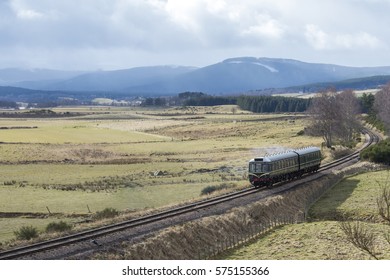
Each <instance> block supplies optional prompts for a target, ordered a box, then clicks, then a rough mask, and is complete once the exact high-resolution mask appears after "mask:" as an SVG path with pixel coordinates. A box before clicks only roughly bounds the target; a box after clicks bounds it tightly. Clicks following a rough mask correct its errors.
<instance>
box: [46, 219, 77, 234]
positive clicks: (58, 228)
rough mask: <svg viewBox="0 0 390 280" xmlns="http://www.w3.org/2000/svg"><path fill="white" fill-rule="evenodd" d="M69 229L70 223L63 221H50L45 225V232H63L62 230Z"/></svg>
mask: <svg viewBox="0 0 390 280" xmlns="http://www.w3.org/2000/svg"><path fill="white" fill-rule="evenodd" d="M71 229H72V225H70V224H68V223H67V222H64V221H60V222H51V223H49V224H48V225H47V226H46V232H63V231H69V230H71Z"/></svg>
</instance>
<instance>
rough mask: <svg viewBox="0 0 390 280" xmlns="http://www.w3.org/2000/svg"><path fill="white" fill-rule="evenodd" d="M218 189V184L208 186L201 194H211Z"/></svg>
mask: <svg viewBox="0 0 390 280" xmlns="http://www.w3.org/2000/svg"><path fill="white" fill-rule="evenodd" d="M216 190H217V187H216V186H207V187H205V188H204V189H203V190H202V191H201V193H200V194H201V195H206V194H211V193H213V192H215V191H216Z"/></svg>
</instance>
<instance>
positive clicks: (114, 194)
mask: <svg viewBox="0 0 390 280" xmlns="http://www.w3.org/2000/svg"><path fill="white" fill-rule="evenodd" d="M232 108H233V106H216V107H183V108H182V107H180V108H166V109H145V108H139V107H138V108H134V107H131V108H130V107H75V108H58V109H52V110H50V114H49V116H47V114H46V113H45V115H44V116H40V115H39V112H38V114H31V113H30V112H23V111H22V112H3V113H2V115H1V116H2V118H0V127H1V128H2V129H0V168H1V172H0V213H1V215H2V218H1V219H0V225H1V226H0V228H1V230H0V242H6V241H9V240H10V239H11V238H12V233H13V231H14V230H15V229H17V228H18V227H20V226H21V225H24V224H25V225H34V226H36V227H37V228H38V229H39V230H43V229H44V227H45V225H46V224H47V223H49V222H50V221H49V220H50V219H53V216H50V215H47V214H49V211H50V213H52V214H53V213H56V215H57V216H56V217H57V219H68V220H69V221H71V222H73V223H78V222H80V221H82V220H84V219H85V218H87V217H88V216H89V215H91V214H92V213H95V212H96V211H100V210H102V209H104V208H107V207H113V208H115V209H118V210H119V211H121V212H134V211H140V210H145V209H153V208H158V207H164V206H167V205H172V204H177V203H181V202H183V201H189V200H194V199H199V198H201V191H202V189H204V188H205V187H207V186H221V185H223V186H225V187H226V188H228V189H229V188H230V189H231V188H245V187H247V186H248V182H247V179H246V167H247V161H248V160H249V159H251V158H253V157H254V156H257V155H263V154H265V153H274V152H279V151H283V150H285V149H288V148H298V147H304V146H309V145H316V146H318V145H320V143H321V141H322V140H321V138H315V137H309V136H305V135H301V133H299V132H301V131H302V130H303V129H304V127H305V126H306V125H307V120H306V119H305V118H304V116H303V115H293V114H291V115H282V114H279V115H271V114H267V115H259V114H253V113H249V112H246V111H240V110H238V109H236V108H235V110H232ZM18 213H19V214H18ZM11 214H12V215H11ZM15 216H16V217H17V218H15ZM31 216H34V218H33V219H32V218H31ZM26 217H30V218H26ZM11 220H12V222H10V221H11ZM13 221H14V222H13ZM12 225H14V226H12Z"/></svg>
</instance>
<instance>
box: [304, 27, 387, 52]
mask: <svg viewBox="0 0 390 280" xmlns="http://www.w3.org/2000/svg"><path fill="white" fill-rule="evenodd" d="M305 37H306V40H307V41H308V42H309V44H310V45H311V46H312V47H313V48H315V49H316V50H338V49H340V50H348V49H356V48H370V49H376V48H379V47H381V46H383V44H382V42H381V41H380V40H379V39H378V38H377V37H375V36H374V35H371V34H369V33H367V32H363V31H362V32H358V33H353V34H341V33H337V32H335V33H326V32H324V31H323V30H321V29H320V28H319V27H318V26H316V25H314V24H308V25H306V30H305Z"/></svg>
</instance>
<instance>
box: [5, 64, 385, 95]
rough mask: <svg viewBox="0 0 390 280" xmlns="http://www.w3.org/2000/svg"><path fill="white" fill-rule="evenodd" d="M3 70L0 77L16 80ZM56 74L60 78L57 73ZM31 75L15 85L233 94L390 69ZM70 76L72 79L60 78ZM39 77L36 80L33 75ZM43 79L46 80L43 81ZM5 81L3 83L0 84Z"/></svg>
mask: <svg viewBox="0 0 390 280" xmlns="http://www.w3.org/2000/svg"><path fill="white" fill-rule="evenodd" d="M2 71H3V70H0V81H2V80H4V81H5V80H7V81H8V85H10V83H9V82H10V81H11V80H12V79H11V77H10V76H9V75H10V74H9V73H8V76H6V75H5V74H4V73H6V72H2ZM54 74H56V75H57V76H55V75H54ZM74 74H75V73H68V72H66V73H62V74H61V73H59V72H55V73H47V74H46V75H43V72H42V75H35V76H34V75H30V76H29V75H27V74H26V75H27V76H26V80H21V77H22V75H19V76H18V79H16V78H14V79H13V80H14V83H13V85H17V86H22V87H26V88H30V89H40V90H56V91H78V92H81V91H99V92H109V93H121V94H129V95H146V94H148V95H167V94H177V93H180V92H184V91H197V92H204V93H209V94H234V93H244V92H247V91H256V90H264V89H267V88H286V87H294V86H300V85H306V84H314V83H334V82H338V81H342V80H346V79H357V78H363V77H371V76H383V75H390V66H389V67H347V66H340V65H333V64H320V63H306V62H301V61H297V60H292V59H276V58H254V57H239V58H230V59H226V60H224V61H222V62H219V63H216V64H213V65H209V66H206V67H202V68H195V67H184V66H155V67H137V68H131V69H124V70H116V71H98V72H90V73H83V74H80V75H76V76H72V75H74ZM61 75H71V77H65V78H64V77H61ZM33 78H34V79H33ZM40 78H41V79H40ZM0 84H1V83H0Z"/></svg>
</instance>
